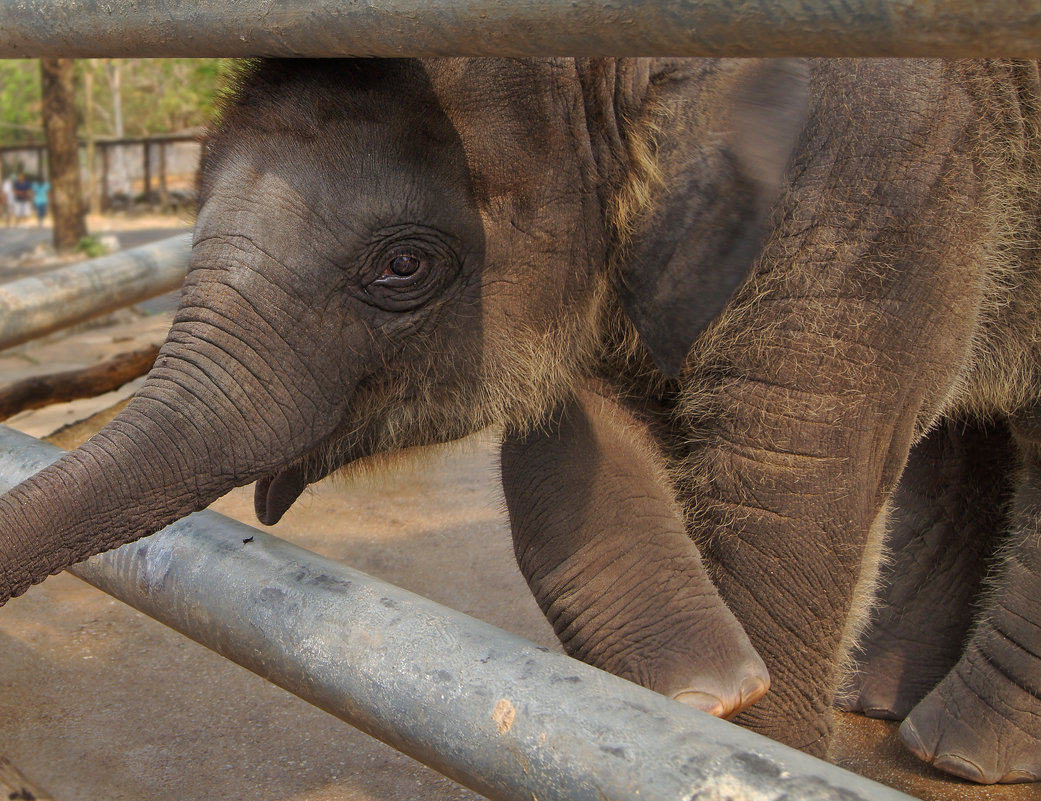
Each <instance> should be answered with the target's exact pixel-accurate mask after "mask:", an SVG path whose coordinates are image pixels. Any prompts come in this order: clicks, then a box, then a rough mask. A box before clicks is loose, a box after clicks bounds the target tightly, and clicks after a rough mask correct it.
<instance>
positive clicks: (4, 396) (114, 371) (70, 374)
mask: <svg viewBox="0 0 1041 801" xmlns="http://www.w3.org/2000/svg"><path fill="white" fill-rule="evenodd" d="M158 355H159V346H158V345H152V346H151V347H148V348H143V349H141V350H135V351H131V352H129V353H120V354H119V355H118V356H115V357H113V358H112V359H109V360H108V361H105V362H102V363H101V364H95V365H93V366H91V367H86V368H83V369H81V370H68V371H66V372H62V373H51V374H50V375H44V376H36V377H34V378H26V379H24V380H22V381H18V382H16V383H14V384H11V385H10V386H9V387H5V388H4V389H0V420H6V419H7V418H8V417H11V416H13V415H15V414H18V412H23V411H26V410H27V409H39V408H42V407H44V406H49V405H50V404H52V403H65V402H67V401H71V400H77V399H79V398H93V397H95V396H97V395H103V394H104V393H106V392H111V391H112V390H114V389H119V388H120V387H121V386H123V385H124V384H126V383H127V382H129V381H133V380H134V379H135V378H138V377H139V376H142V375H144V374H145V373H147V372H148V371H149V370H150V369H151V368H152V364H153V363H154V362H155V358H156V356H158Z"/></svg>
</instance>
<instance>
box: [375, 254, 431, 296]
mask: <svg viewBox="0 0 1041 801" xmlns="http://www.w3.org/2000/svg"><path fill="white" fill-rule="evenodd" d="M429 266H430V265H429V264H427V259H426V258H425V257H424V256H423V255H420V253H419V252H417V251H416V250H415V249H413V248H408V249H407V250H406V249H404V248H402V249H396V250H394V251H391V253H389V254H388V255H387V256H385V257H384V261H383V269H382V271H381V272H380V274H379V277H378V278H377V279H376V284H377V285H379V286H386V287H400V288H404V287H407V286H412V284H414V283H416V282H418V281H420V280H421V279H422V278H423V276H424V275H425V274H426V273H427V272H428V269H427V268H428V267H429Z"/></svg>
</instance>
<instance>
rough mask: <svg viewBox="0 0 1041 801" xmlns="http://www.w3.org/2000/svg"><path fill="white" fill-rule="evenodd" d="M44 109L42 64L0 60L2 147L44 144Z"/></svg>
mask: <svg viewBox="0 0 1041 801" xmlns="http://www.w3.org/2000/svg"><path fill="white" fill-rule="evenodd" d="M42 109H43V104H42V102H41V100H40V65H39V62H37V61H36V60H28V59H12V60H3V59H0V144H3V145H21V144H33V143H36V142H42V141H43V121H42V117H41V114H42Z"/></svg>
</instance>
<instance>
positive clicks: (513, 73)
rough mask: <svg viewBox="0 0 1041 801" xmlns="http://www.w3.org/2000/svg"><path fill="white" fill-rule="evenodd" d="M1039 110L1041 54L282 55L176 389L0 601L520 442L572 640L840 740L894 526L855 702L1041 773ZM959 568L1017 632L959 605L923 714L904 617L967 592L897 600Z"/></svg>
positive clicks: (545, 569) (544, 579)
mask: <svg viewBox="0 0 1041 801" xmlns="http://www.w3.org/2000/svg"><path fill="white" fill-rule="evenodd" d="M1038 98H1039V91H1038V72H1037V65H1036V64H1033V63H1015V64H1009V63H973V62H960V63H943V62H921V61H883V60H880V61H862V62H856V61H821V62H812V63H808V64H799V63H792V62H783V61H764V62H756V61H733V62H731V61H702V60H668V61H655V60H646V59H635V60H628V59H623V60H618V61H613V60H608V61H585V60H574V61H573V60H568V59H554V60H542V61H519V60H432V61H425V62H410V61H368V62H364V61H363V62H324V63H314V62H303V61H297V62H290V63H288V64H279V63H273V64H267V65H265V66H263V67H262V68H261V69H260V71H259V73H257V74H256V75H254V76H252V77H250V78H248V79H247V81H246V83H245V84H244V86H243V88H242V89H241V91H240V93H239V96H238V99H237V100H236V101H234V102H232V104H231V106H230V107H229V109H228V111H227V113H226V114H225V117H224V120H223V122H222V125H221V128H220V129H219V130H218V131H217V132H216V133H215V135H214V137H213V139H212V141H211V142H210V143H209V145H208V147H207V152H206V156H205V158H204V163H203V169H202V175H203V177H202V183H201V207H200V212H199V218H198V224H197V228H196V234H195V243H194V247H193V252H192V265H191V271H190V273H189V277H188V280H187V282H186V285H185V293H184V300H183V301H182V305H181V308H180V309H179V311H178V314H177V317H176V319H175V322H174V326H173V328H172V330H171V334H170V337H169V339H168V341H167V343H166V344H165V345H164V347H163V350H162V352H161V354H160V357H159V360H158V361H157V364H156V366H155V368H154V369H153V371H152V373H151V374H150V376H149V379H148V382H147V384H146V385H145V387H144V388H143V389H142V391H141V392H140V393H139V394H138V396H137V397H136V399H135V400H134V401H133V403H132V404H131V405H130V406H129V407H128V408H127V410H126V411H125V412H124V413H123V414H122V415H121V416H120V417H118V418H117V419H116V420H115V421H114V422H113V423H112V424H111V425H110V426H108V427H107V428H105V429H104V430H103V431H102V432H100V433H99V434H98V435H97V436H96V437H94V438H93V439H92V440H91V441H90V442H88V443H87V444H86V445H85V446H84V447H83V448H81V449H78V450H77V451H73V452H71V453H70V454H69V455H67V456H66V457H64V458H63V459H62V460H60V461H59V462H58V463H56V464H55V465H54V466H52V467H51V468H48V469H47V470H45V471H43V472H42V473H40V474H38V475H37V476H35V477H33V478H32V479H30V480H29V481H27V482H25V483H24V484H23V485H21V486H19V487H17V488H15V489H14V490H12V492H11V493H9V494H8V495H6V496H4V497H2V498H0V521H2V528H0V600H3V599H6V598H7V597H8V596H10V595H13V594H17V593H20V592H23V591H24V590H25V589H26V588H27V587H28V586H29V585H30V584H31V583H33V582H36V581H41V580H42V579H43V578H45V577H46V576H47V575H48V574H50V573H53V572H57V571H59V570H61V569H63V568H64V567H66V566H68V565H69V564H72V563H74V562H76V561H78V560H80V559H83V558H85V557H87V556H89V555H90V554H93V553H96V552H99V551H101V550H104V549H107V548H111V547H114V546H116V545H119V544H122V543H124V542H128V541H131V540H133V539H135V538H137V537H140V536H143V535H145V534H148V533H150V532H152V531H155V530H156V529H158V528H159V527H161V526H162V525H165V524H166V523H168V522H170V521H172V520H174V519H177V518H178V517H181V516H183V515H184V514H187V513H189V512H191V511H193V510H195V509H198V508H202V507H204V506H206V505H207V504H208V503H209V502H211V501H212V500H213V499H215V498H216V497H219V496H220V495H221V494H223V493H224V492H226V491H227V490H228V489H230V488H231V487H233V486H238V485H243V484H247V483H249V482H252V481H257V491H256V502H257V512H258V516H259V517H260V519H261V520H262V521H264V522H269V523H270V522H274V521H275V520H277V519H278V518H279V517H280V516H281V514H282V513H283V512H284V511H285V509H287V508H288V507H289V506H290V505H291V504H292V503H293V501H294V500H295V499H296V497H297V496H298V495H299V494H300V492H301V491H302V490H303V488H304V487H305V486H306V485H307V484H308V483H310V482H312V481H315V480H318V479H319V478H321V477H322V476H324V475H325V474H326V473H327V472H329V471H330V470H332V469H336V468H337V467H339V466H341V465H349V464H350V463H352V462H354V461H355V460H357V459H360V458H363V457H366V456H369V455H371V454H373V453H377V452H380V451H386V450H393V449H399V448H402V447H407V446H411V445H421V444H428V443H432V442H441V441H448V440H451V439H454V438H457V437H461V436H464V435H466V434H468V433H470V432H472V431H475V430H477V429H479V428H481V427H483V426H486V425H490V424H500V425H503V426H504V431H505V434H504V442H503V448H502V472H503V486H504V490H505V494H506V498H507V503H508V506H509V511H510V518H511V525H512V528H513V533H514V541H515V545H516V551H517V558H518V564H519V565H520V567H521V570H522V572H523V573H524V575H525V577H526V578H527V579H528V581H529V584H530V585H531V587H532V590H533V592H534V594H535V596H536V598H537V600H538V601H539V603H540V605H541V606H542V608H543V610H544V611H545V612H546V614H547V616H548V617H549V618H550V620H551V622H552V623H553V625H554V627H555V629H556V631H557V633H558V635H559V636H560V637H561V640H562V642H563V643H564V644H565V647H566V648H567V649H568V651H569V652H570V653H572V654H575V655H576V656H579V657H581V658H583V659H586V660H588V661H590V662H592V663H593V664H596V665H599V666H601V667H604V668H606V669H608V670H612V671H614V672H616V673H619V674H621V675H624V676H627V677H629V678H631V679H633V680H635V681H638V682H640V683H643V684H645V685H646V686H649V687H652V688H654V689H656V690H659V691H661V692H664V693H666V694H669V695H672V696H674V697H677V698H679V699H680V700H683V701H686V702H688V703H691V704H693V705H695V706H699V707H701V708H707V709H710V710H711V711H713V712H715V713H716V714H721V715H729V714H732V713H735V712H738V711H740V710H744V711H742V712H741V713H740V715H739V716H738V717H737V720H738V721H739V722H741V723H743V724H744V725H747V726H749V727H751V728H753V729H755V730H758V731H760V732H762V733H764V734H767V735H769V736H771V737H774V738H776V739H779V740H782V741H784V742H787V743H789V744H791V745H794V746H796V747H799V748H803V749H805V750H807V751H810V752H811V753H817V754H821V753H823V752H824V751H825V749H826V745H827V738H828V733H829V729H830V713H829V709H830V706H831V703H832V699H833V697H834V693H835V689H836V686H837V683H838V679H839V671H840V663H841V660H842V658H843V656H844V653H845V652H846V651H847V650H848V649H849V647H850V645H851V643H852V641H853V639H854V637H855V634H856V629H857V622H858V619H859V618H860V617H862V616H863V614H864V612H865V610H866V608H867V605H866V602H865V601H864V598H865V597H867V594H868V593H867V590H868V589H869V588H870V586H871V584H872V580H873V578H874V573H875V568H876V567H877V566H878V564H879V557H878V553H879V548H880V547H881V538H882V532H883V531H884V530H885V526H884V525H883V524H884V522H885V516H886V515H885V511H886V509H887V508H891V509H892V512H891V516H892V524H891V525H892V528H893V531H894V534H893V536H894V542H895V543H896V550H897V553H896V556H895V559H894V561H893V563H892V564H893V567H892V568H887V570H890V571H891V572H892V573H893V574H894V575H893V581H891V582H889V583H888V584H887V585H886V586H888V587H891V588H893V589H884V590H883V601H884V603H883V605H882V606H881V607H879V610H878V611H877V612H876V613H875V617H874V619H873V621H871V622H870V624H869V633H868V635H867V639H866V641H865V649H864V652H863V654H864V655H863V658H862V659H861V661H860V663H859V669H858V672H857V673H856V675H855V678H854V684H853V687H852V690H851V693H850V694H849V695H847V696H846V701H845V703H846V704H847V705H848V706H853V707H859V708H864V709H868V710H876V709H878V708H880V707H881V706H886V705H887V704H890V703H891V702H889V701H888V700H884V701H876V700H871V699H873V698H879V697H886V698H888V697H894V698H896V699H897V700H896V701H894V702H892V711H893V714H896V715H904V714H906V713H907V711H908V710H910V713H909V716H908V718H907V720H906V721H905V723H904V736H905V740H906V741H907V742H908V744H909V745H910V746H911V748H912V749H913V750H914V751H915V752H916V753H917V754H918V755H919V756H920V757H922V758H923V759H926V760H927V761H931V762H933V763H934V764H936V765H937V766H939V767H942V768H944V769H946V770H950V771H952V772H954V773H957V774H958V775H963V776H966V777H968V778H972V779H975V780H977V781H1022V780H1030V779H1036V778H1038V777H1039V776H1041V764H1039V760H1041V687H1039V683H1041V659H1039V658H1038V657H1039V655H1041V626H1039V623H1041V606H1039V604H1041V593H1038V592H1037V591H1036V590H1037V588H1038V587H1041V564H1039V561H1041V548H1038V547H1037V541H1038V537H1039V536H1041V532H1039V520H1041V498H1039V496H1041V453H1039V450H1041V426H1039V424H1038V410H1037V409H1038V398H1039V397H1041V392H1039V387H1041V376H1039V374H1038V372H1039V367H1038V365H1039V364H1041V352H1039V350H1041V344H1039V343H1041V319H1039V316H1041V313H1039V309H1041V304H1039V303H1038V297H1039V295H1041V276H1039V272H1041V266H1039V262H1038V260H1039V252H1041V251H1039V248H1038V245H1039V239H1038V230H1039V222H1041V201H1039V192H1041V138H1039V134H1038V131H1039V100H1038ZM652 131H656V133H655V134H654V137H655V139H656V141H657V147H656V148H655V147H651V146H649V143H650V142H651V138H650V137H651V132H652ZM656 173H657V176H656ZM657 178H660V180H657ZM735 288H736V289H735ZM977 421H985V422H977ZM945 437H947V438H949V440H950V441H948V440H946V439H944V438H945ZM976 453H981V454H984V455H985V456H986V458H987V459H988V463H989V464H993V465H995V468H994V469H993V471H990V472H989V473H988V475H987V479H986V481H984V482H983V484H982V485H981V486H980V487H979V488H978V489H974V490H972V491H971V492H964V491H962V488H964V487H965V486H966V485H967V484H968V483H969V482H970V480H971V474H972V470H971V469H970V468H971V465H972V462H973V459H975V458H976V457H975V456H974V454H976ZM905 465H907V466H908V470H907V471H906V473H907V474H906V476H905V480H904V481H903V482H902V483H901V484H900V486H899V488H898V486H897V485H898V481H900V477H901V474H902V473H904V472H905V470H904V468H905ZM1006 499H1007V501H1008V502H1007V504H1005V505H1002V504H1003V503H1004V501H1005V500H1006ZM988 509H990V510H992V511H991V513H988V512H987V510H988ZM963 512H964V513H965V514H964V517H965V520H964V522H962V521H961V518H962V516H963V514H962V513H963ZM1003 512H1007V513H1005V514H1002V513H1003ZM948 516H949V517H950V518H951V520H953V521H954V522H953V523H952V522H950V521H949V520H948ZM999 517H1000V522H996V520H997V519H998V518H999ZM937 521H940V522H937ZM948 541H949V542H950V543H952V544H951V545H950V548H951V556H950V559H951V562H952V563H953V564H954V567H952V568H951V569H952V570H953V571H954V573H953V575H960V576H963V575H970V576H972V577H974V578H973V579H972V580H973V581H974V582H976V584H978V585H981V592H982V593H983V597H985V598H986V601H985V604H984V609H983V615H982V617H981V618H980V621H979V622H978V623H977V624H975V625H974V626H973V627H972V633H971V635H970V638H969V640H968V643H967V644H966V645H965V647H964V648H962V647H961V642H960V639H959V637H958V636H957V635H952V634H951V633H950V632H951V631H955V632H957V633H958V634H960V633H961V632H963V631H965V630H966V627H967V626H969V623H968V619H969V613H968V612H967V611H966V609H967V603H968V601H967V600H966V598H967V597H969V596H971V595H972V592H965V593H963V594H962V595H961V596H959V598H958V599H957V603H956V604H955V606H956V607H957V608H958V609H959V610H960V611H956V612H955V614H954V617H955V618H957V619H956V620H952V621H950V622H948V623H946V624H945V625H946V627H947V630H946V631H941V632H938V633H936V635H935V636H932V635H930V637H932V639H931V640H930V641H929V642H926V643H925V644H926V645H927V646H929V648H928V649H925V650H930V649H931V650H933V651H935V652H937V655H936V658H935V659H934V660H933V663H932V667H931V668H930V672H929V675H928V676H926V677H923V680H922V681H920V682H918V684H917V685H914V686H912V685H911V684H909V683H906V682H904V681H903V679H900V680H899V682H898V686H894V685H893V682H894V679H893V678H892V674H890V673H887V672H886V669H885V664H886V662H887V660H889V661H893V660H897V661H898V660H899V659H900V658H901V653H902V652H901V649H902V648H904V647H905V640H906V639H907V638H906V636H904V635H905V634H906V632H904V633H903V634H902V633H901V632H899V631H896V630H894V629H893V627H888V628H887V626H886V625H885V621H886V620H887V619H889V618H900V615H901V614H902V613H901V611H900V610H901V609H902V608H904V607H907V608H912V607H913V603H912V601H915V602H917V600H921V601H922V602H923V606H924V608H923V609H919V610H918V611H917V612H911V613H909V614H917V615H918V616H919V619H923V620H930V619H932V620H935V619H937V618H938V617H940V615H939V614H938V612H937V609H936V608H935V607H936V606H946V604H945V603H941V601H940V600H939V599H940V597H941V596H940V592H941V590H942V589H945V588H943V587H942V584H943V582H940V585H941V587H940V588H939V589H937V590H936V592H935V593H928V594H923V595H922V596H921V599H914V598H912V599H911V600H910V601H909V599H908V598H907V597H906V596H907V595H908V594H909V593H907V592H906V589H907V588H908V587H916V586H918V585H919V584H920V583H921V584H922V585H923V586H926V587H928V586H929V585H928V582H925V581H919V580H918V579H916V580H915V582H914V583H913V584H909V583H906V582H903V583H901V582H902V581H903V575H904V571H905V570H906V571H911V570H913V569H916V568H915V561H914V560H915V559H916V558H917V557H914V556H912V553H915V552H920V553H921V554H922V555H923V556H922V557H921V558H922V559H924V560H925V564H927V563H928V562H929V561H930V560H935V559H939V558H941V557H940V556H938V555H937V554H938V553H941V552H942V548H944V547H948V546H946V545H944V546H937V545H935V543H937V542H942V543H947V542H948ZM695 543H696V545H697V546H698V547H695ZM996 543H1000V546H999V545H997V544H996ZM919 544H920V545H921V547H919ZM938 548H939V549H940V550H939V551H938V550H937V549H938ZM699 549H700V554H699ZM995 552H996V553H998V557H999V558H998V559H997V560H996V567H995V569H993V570H991V572H990V574H989V575H988V577H987V578H983V574H984V569H983V568H982V567H980V566H981V565H985V564H987V559H988V556H990V555H992V554H993V553H995ZM702 558H703V559H704V566H703V564H702V561H701V559H702ZM944 558H947V557H944ZM905 561H906V562H909V563H910V564H907V565H905ZM706 569H707V572H708V574H709V576H711V579H712V582H710V581H709V580H708V577H707V576H706ZM922 569H923V570H924V571H925V573H926V574H928V573H929V568H928V567H927V566H926V567H924V568H922ZM713 583H714V585H715V588H714V587H713ZM900 587H903V588H904V591H903V593H901V591H900ZM716 588H718V591H719V594H721V595H722V598H723V599H724V600H725V602H726V607H724V606H723V604H722V603H721V602H720V599H719V596H718V595H717V594H716ZM910 594H911V595H913V593H910ZM727 607H729V609H730V610H733V612H734V613H735V614H736V616H737V619H738V620H739V621H740V623H741V627H743V629H744V631H745V632H747V635H748V637H749V638H750V640H751V644H752V645H754V647H755V651H753V650H752V648H751V646H750V645H749V642H748V640H746V639H745V637H744V634H743V633H742V631H741V627H739V626H738V625H737V623H736V622H735V621H734V619H733V617H731V615H730V612H729V611H728V609H727ZM930 610H932V612H931V613H930ZM916 636H917V635H916ZM955 640H958V641H957V642H956V643H955ZM934 646H935V647H934ZM756 651H757V652H758V654H759V655H760V656H761V657H762V659H763V661H764V662H765V665H766V667H767V668H768V669H769V674H770V677H771V678H772V681H773V685H772V690H771V692H770V693H768V694H767V695H766V696H765V697H764V698H763V699H762V700H761V701H759V703H758V704H756V705H755V706H754V707H751V708H748V707H749V704H751V703H752V702H753V701H755V699H756V698H757V697H758V696H759V695H760V694H761V693H762V692H763V690H764V689H765V687H766V681H767V679H766V673H765V670H764V667H763V664H762V663H761V662H760V661H759V657H757V656H756ZM952 662H953V663H954V665H953V667H951V665H952ZM948 668H950V673H949V674H947V675H946V677H944V671H945V670H947V669H948ZM935 681H939V682H940V683H939V684H938V685H937V686H936V687H935V688H933V687H932V684H933V683H934V682H935ZM887 683H888V687H887V686H886V685H887ZM905 686H906V689H905ZM929 690H931V692H930V693H929V694H928V695H927V696H926V697H925V698H924V700H923V699H922V696H923V695H924V694H925V693H926V692H927V691H929ZM858 692H859V694H860V695H859V697H860V698H861V699H864V700H862V701H859V702H858V701H857V700H856V698H857V693H858ZM872 694H874V695H872ZM851 699H852V700H851ZM966 721H971V723H972V726H971V727H970V726H967V725H966Z"/></svg>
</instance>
